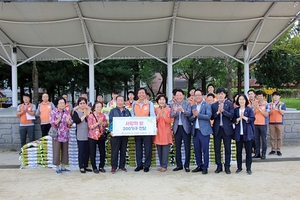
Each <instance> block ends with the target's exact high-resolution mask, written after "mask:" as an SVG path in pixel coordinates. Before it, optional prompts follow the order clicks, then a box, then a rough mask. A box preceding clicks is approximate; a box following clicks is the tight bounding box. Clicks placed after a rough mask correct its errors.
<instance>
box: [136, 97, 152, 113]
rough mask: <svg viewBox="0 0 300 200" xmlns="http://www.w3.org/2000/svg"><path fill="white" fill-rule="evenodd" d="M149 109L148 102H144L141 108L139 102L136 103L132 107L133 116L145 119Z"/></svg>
mask: <svg viewBox="0 0 300 200" xmlns="http://www.w3.org/2000/svg"><path fill="white" fill-rule="evenodd" d="M149 113H150V108H149V101H148V100H145V101H144V104H143V106H142V107H141V106H140V104H139V102H138V101H136V102H135V105H134V115H135V116H137V117H147V116H149Z"/></svg>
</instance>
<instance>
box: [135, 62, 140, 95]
mask: <svg viewBox="0 0 300 200" xmlns="http://www.w3.org/2000/svg"><path fill="white" fill-rule="evenodd" d="M133 67H134V71H135V72H139V71H140V68H139V62H138V60H136V65H135V66H133ZM138 76H139V74H138V73H134V75H133V83H134V92H135V93H136V92H137V90H138V89H139V88H140V82H139V81H138ZM135 99H137V94H136V95H135Z"/></svg>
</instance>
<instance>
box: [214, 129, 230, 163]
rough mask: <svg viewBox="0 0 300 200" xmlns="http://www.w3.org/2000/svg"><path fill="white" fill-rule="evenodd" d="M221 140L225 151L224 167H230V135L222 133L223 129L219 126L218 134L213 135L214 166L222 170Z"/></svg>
mask: <svg viewBox="0 0 300 200" xmlns="http://www.w3.org/2000/svg"><path fill="white" fill-rule="evenodd" d="M222 140H223V143H224V149H225V163H224V167H225V168H229V167H230V159H231V135H230V136H228V135H226V134H225V132H224V128H223V127H221V126H220V128H219V133H218V134H217V135H214V149H215V158H216V164H217V166H218V168H222V162H221V142H222Z"/></svg>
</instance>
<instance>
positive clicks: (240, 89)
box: [237, 63, 242, 94]
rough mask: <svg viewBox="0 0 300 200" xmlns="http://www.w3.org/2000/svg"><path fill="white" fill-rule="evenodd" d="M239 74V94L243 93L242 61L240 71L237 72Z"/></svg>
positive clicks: (239, 65)
mask: <svg viewBox="0 0 300 200" xmlns="http://www.w3.org/2000/svg"><path fill="white" fill-rule="evenodd" d="M237 75H238V82H237V85H238V90H237V92H238V94H241V93H242V64H241V63H238V72H237Z"/></svg>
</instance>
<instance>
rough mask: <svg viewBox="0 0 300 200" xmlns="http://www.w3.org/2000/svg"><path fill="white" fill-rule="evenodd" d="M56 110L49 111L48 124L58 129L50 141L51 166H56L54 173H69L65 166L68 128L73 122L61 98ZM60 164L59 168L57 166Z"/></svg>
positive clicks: (67, 154)
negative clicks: (55, 135) (51, 150)
mask: <svg viewBox="0 0 300 200" xmlns="http://www.w3.org/2000/svg"><path fill="white" fill-rule="evenodd" d="M55 104H56V108H55V109H54V110H52V111H51V115H50V124H51V126H52V127H53V128H57V129H58V135H57V137H55V138H53V139H52V147H53V164H54V165H55V166H56V173H57V174H61V173H62V172H70V170H68V169H66V167H65V165H67V164H68V162H69V140H70V129H69V128H70V127H71V126H72V124H73V120H72V118H71V115H70V110H67V109H65V107H66V100H65V99H64V98H63V97H58V99H57V100H56V103H55ZM60 164H61V168H60V167H59V165H60Z"/></svg>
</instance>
